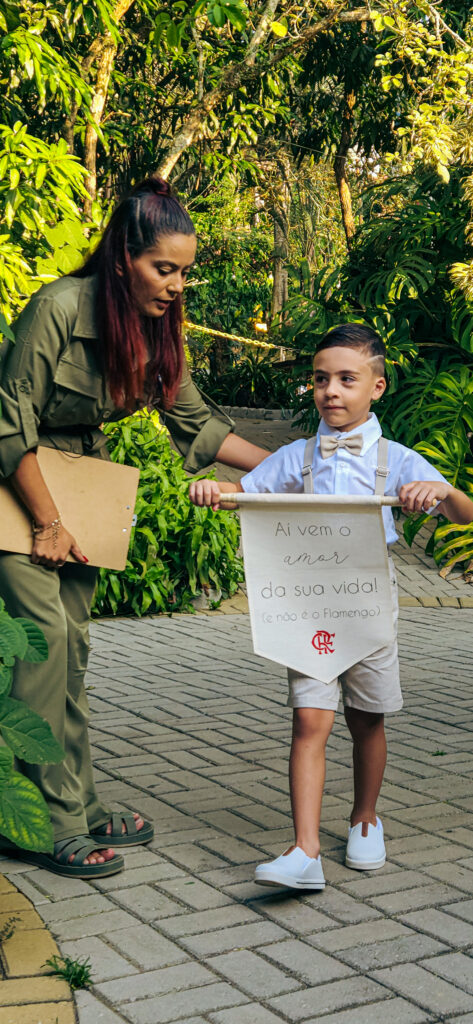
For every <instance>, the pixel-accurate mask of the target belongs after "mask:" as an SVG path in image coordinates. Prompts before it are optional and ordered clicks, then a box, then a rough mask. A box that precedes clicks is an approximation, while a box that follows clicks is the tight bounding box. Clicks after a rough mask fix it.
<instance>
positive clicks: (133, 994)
mask: <svg viewBox="0 0 473 1024" xmlns="http://www.w3.org/2000/svg"><path fill="white" fill-rule="evenodd" d="M214 982H215V975H214V974H212V973H211V972H210V971H208V970H207V969H206V968H205V967H204V966H203V965H202V964H196V963H190V962H189V963H185V964H178V965H177V966H176V967H163V968H161V970H158V971H146V972H144V973H143V972H142V973H140V974H134V975H133V976H132V977H128V978H123V979H121V980H120V979H115V980H114V981H105V982H101V983H100V984H98V985H96V989H97V992H100V993H101V994H102V995H103V996H105V998H106V999H108V1000H110V1002H112V1001H113V1002H114V1003H117V1004H118V1005H119V1006H120V1005H121V1004H122V1003H128V1002H132V1001H136V1000H137V999H147V998H148V997H149V996H157V995H160V994H161V993H167V992H175V991H179V990H182V989H183V988H184V987H186V986H189V987H191V988H197V987H199V988H200V987H201V986H203V985H212V984H213V983H214Z"/></svg>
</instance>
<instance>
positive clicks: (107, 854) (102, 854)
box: [68, 846, 115, 864]
mask: <svg viewBox="0 0 473 1024" xmlns="http://www.w3.org/2000/svg"><path fill="white" fill-rule="evenodd" d="M114 856H115V850H113V849H112V847H111V846H109V847H108V849H107V850H101V849H98V850H94V852H93V853H91V854H89V856H88V857H86V858H85V860H84V861H83V863H84V864H106V863H107V861H108V860H113V858H114ZM74 858H75V854H74V853H71V856H70V857H69V862H68V863H69V864H73V863H74Z"/></svg>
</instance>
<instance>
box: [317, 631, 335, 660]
mask: <svg viewBox="0 0 473 1024" xmlns="http://www.w3.org/2000/svg"><path fill="white" fill-rule="evenodd" d="M334 638H335V633H327V632H326V631H325V629H318V630H317V632H316V633H314V636H313V637H312V647H314V648H315V650H316V651H317V654H334V653H335V651H334V646H333V641H334Z"/></svg>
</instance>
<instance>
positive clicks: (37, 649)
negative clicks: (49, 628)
mask: <svg viewBox="0 0 473 1024" xmlns="http://www.w3.org/2000/svg"><path fill="white" fill-rule="evenodd" d="M15 622H16V624H17V626H21V628H22V629H23V630H24V632H25V633H26V638H27V644H28V646H27V648H26V651H25V653H24V654H23V655H22V659H23V661H31V662H35V663H38V662H40V661H46V660H47V657H48V642H47V640H46V638H45V636H44V633H42V631H41V630H40V628H39V626H37V625H36V623H35V622H31V620H30V619H22V618H16V619H15Z"/></svg>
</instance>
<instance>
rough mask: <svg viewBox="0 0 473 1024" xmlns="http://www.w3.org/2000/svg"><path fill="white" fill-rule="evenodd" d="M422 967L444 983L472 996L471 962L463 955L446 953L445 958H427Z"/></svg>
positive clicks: (472, 966)
mask: <svg viewBox="0 0 473 1024" xmlns="http://www.w3.org/2000/svg"><path fill="white" fill-rule="evenodd" d="M422 966H423V967H425V968H426V969H427V970H428V971H432V972H433V974H439V975H440V977H441V978H445V980H446V981H451V982H453V984H454V985H457V986H458V988H462V989H464V990H465V992H469V993H470V994H473V960H472V959H471V957H470V956H465V954H464V953H447V955H446V956H435V957H429V959H428V960H423V961H422Z"/></svg>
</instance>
